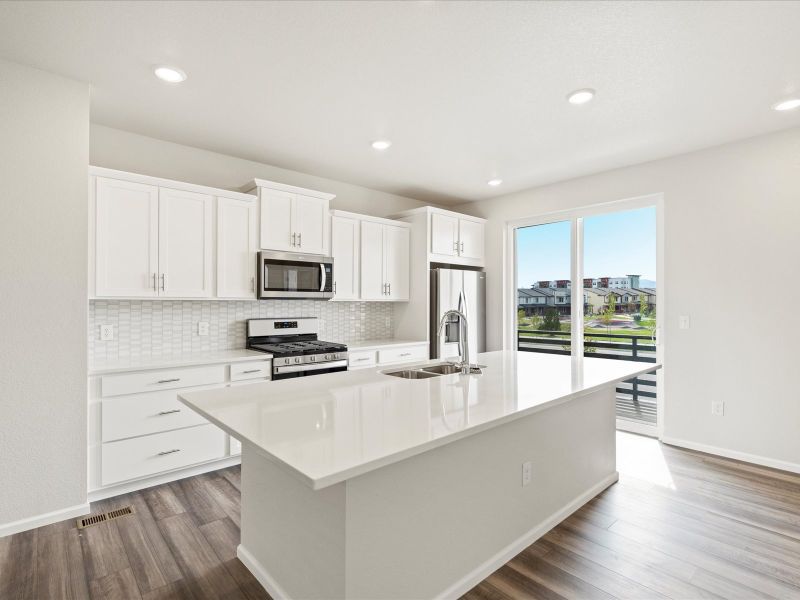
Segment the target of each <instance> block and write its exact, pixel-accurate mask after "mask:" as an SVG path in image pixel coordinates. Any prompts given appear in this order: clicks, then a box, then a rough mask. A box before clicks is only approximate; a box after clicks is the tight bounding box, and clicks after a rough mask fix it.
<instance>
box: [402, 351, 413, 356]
mask: <svg viewBox="0 0 800 600" xmlns="http://www.w3.org/2000/svg"><path fill="white" fill-rule="evenodd" d="M400 356H411V352H403V353H401V354H400Z"/></svg>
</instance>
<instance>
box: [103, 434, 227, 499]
mask: <svg viewBox="0 0 800 600" xmlns="http://www.w3.org/2000/svg"><path fill="white" fill-rule="evenodd" d="M225 442H226V440H225V433H224V432H223V431H222V430H221V429H219V428H217V427H215V426H214V425H211V424H208V425H200V426H198V427H190V428H189V429H179V430H177V431H167V432H164V433H155V434H153V435H146V436H144V437H139V438H133V439H130V440H122V441H119V442H108V443H106V444H103V449H102V483H103V485H110V484H112V483H118V482H120V481H127V480H129V479H138V478H140V477H147V476H150V475H156V474H157V473H162V472H164V471H171V470H173V469H181V468H183V467H188V466H189V465H193V464H197V463H202V462H206V461H209V460H214V459H217V458H222V457H224V456H225V451H226V449H227V448H226V443H225Z"/></svg>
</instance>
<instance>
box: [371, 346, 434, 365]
mask: <svg viewBox="0 0 800 600" xmlns="http://www.w3.org/2000/svg"><path fill="white" fill-rule="evenodd" d="M427 358H428V346H427V345H419V346H398V347H396V348H387V349H386V350H378V364H379V365H388V364H390V363H399V362H410V361H414V360H425V359H427Z"/></svg>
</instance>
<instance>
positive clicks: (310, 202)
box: [248, 179, 335, 254]
mask: <svg viewBox="0 0 800 600" xmlns="http://www.w3.org/2000/svg"><path fill="white" fill-rule="evenodd" d="M248 187H249V188H250V190H249V191H253V190H258V197H259V199H260V202H261V248H263V249H264V250H279V251H285V252H303V253H308V254H326V253H327V248H328V230H329V215H328V213H329V208H330V201H331V200H332V199H333V198H335V195H334V194H327V193H325V192H318V191H314V190H308V189H305V188H299V187H295V186H291V185H285V184H282V183H276V182H274V181H266V180H263V179H255V180H253V181H252V182H251V183H250V185H249V186H248Z"/></svg>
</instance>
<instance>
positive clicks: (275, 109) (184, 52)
mask: <svg viewBox="0 0 800 600" xmlns="http://www.w3.org/2000/svg"><path fill="white" fill-rule="evenodd" d="M0 56H2V57H4V58H7V59H9V60H13V61H16V62H20V63H24V64H29V65H33V66H36V67H39V68H42V69H46V70H49V71H53V72H56V73H61V74H63V75H66V76H68V77H72V78H75V79H79V80H83V81H88V82H90V83H91V84H92V86H93V92H92V121H93V122H96V123H101V124H104V125H109V126H111V127H117V128H120V129H126V130H129V131H134V132H137V133H142V134H145V135H149V136H153V137H156V138H161V139H165V140H170V141H174V142H178V143H182V144H187V145H191V146H197V147H200V148H206V149H209V150H214V151H217V152H222V153H226V154H231V155H234V156H240V157H243V158H248V159H252V160H257V161H261V162H265V163H270V164H274V165H278V166H281V167H286V168H290V169H295V170H298V171H304V172H308V173H314V174H316V175H321V176H326V177H331V178H335V179H340V180H344V181H349V182H352V183H357V184H361V185H364V186H368V187H372V188H376V189H381V190H385V191H389V192H394V193H397V194H402V195H407V196H411V197H416V198H419V199H422V200H427V201H431V202H440V203H454V202H457V201H460V200H476V199H481V198H487V197H491V196H497V195H500V194H505V193H508V192H511V191H516V190H520V189H524V188H527V187H531V186H534V185H539V184H543V183H547V182H552V181H557V180H561V179H566V178H571V177H575V176H579V175H583V174H588V173H592V172H598V171H602V170H606V169H610V168H614V167H619V166H623V165H627V164H633V163H638V162H643V161H647V160H651V159H655V158H659V157H663V156H669V155H673V154H678V153H682V152H686V151H689V150H693V149H697V148H701V147H705V146H710V145H714V144H718V143H723V142H726V141H730V140H733V139H738V138H743V137H748V136H752V135H757V134H760V133H765V132H769V131H774V130H778V129H783V128H787V127H792V126H798V125H800V110H796V111H794V112H793V113H777V112H774V111H772V110H771V109H770V106H771V105H772V104H773V103H775V102H776V101H778V100H780V99H782V98H784V97H787V96H792V95H794V96H797V95H800V2H775V3H771V2H754V3H750V2H725V3H714V2H686V3H683V2H663V3H662V2H632V3H627V2H623V3H605V2H594V3H589V2H585V3H583V2H577V3H572V2H529V3H523V2H513V3H511V2H509V3H506V2H486V3H483V2H469V3H456V2H443V3H438V2H397V3H395V2H354V3H348V2H321V3H315V2H285V3H248V2H222V3H213V2H174V3H148V2H132V3H129V2H106V3H77V2H55V3H51V2H2V3H0ZM162 63H164V64H170V65H175V66H178V67H180V68H182V69H183V70H185V71H186V72H187V73H188V75H189V79H188V80H187V81H186V82H185V83H183V84H180V85H177V86H176V85H172V86H171V85H166V84H163V83H161V82H159V81H158V80H156V79H155V78H154V77H153V75H152V72H151V69H152V66H153V65H155V64H162ZM583 87H592V88H595V89H596V90H597V92H598V93H597V97H596V98H595V100H594V101H593V102H591V103H590V104H588V105H584V106H580V107H576V106H572V105H570V104H568V103H567V102H566V100H565V96H566V94H567V93H568V92H570V91H572V90H575V89H577V88H583ZM379 138H387V139H390V140H392V142H393V143H394V145H393V146H392V147H391V149H390V150H388V151H387V152H385V153H377V152H376V151H374V150H372V148H371V147H370V143H371V142H372V141H373V140H375V139H379ZM493 177H500V178H502V179H503V180H504V183H503V185H502V186H500V187H498V188H490V187H488V186H487V185H486V181H487V180H488V179H490V178H493Z"/></svg>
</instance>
